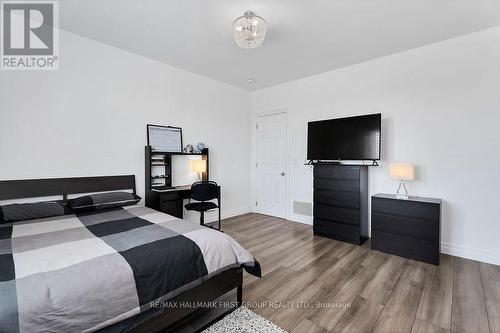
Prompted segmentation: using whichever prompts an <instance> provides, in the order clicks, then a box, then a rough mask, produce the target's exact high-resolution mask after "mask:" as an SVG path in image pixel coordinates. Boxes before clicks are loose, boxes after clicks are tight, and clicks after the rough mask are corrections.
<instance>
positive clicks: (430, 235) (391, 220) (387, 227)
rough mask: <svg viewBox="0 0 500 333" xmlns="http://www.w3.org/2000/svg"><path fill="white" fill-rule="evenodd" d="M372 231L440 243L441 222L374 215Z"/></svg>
mask: <svg viewBox="0 0 500 333" xmlns="http://www.w3.org/2000/svg"><path fill="white" fill-rule="evenodd" d="M372 230H378V231H384V232H388V233H392V234H397V235H403V236H408V237H413V238H419V239H423V240H429V241H433V242H438V241H439V221H437V220H427V219H416V218H412V217H406V216H398V215H386V214H380V213H375V212H373V213H372Z"/></svg>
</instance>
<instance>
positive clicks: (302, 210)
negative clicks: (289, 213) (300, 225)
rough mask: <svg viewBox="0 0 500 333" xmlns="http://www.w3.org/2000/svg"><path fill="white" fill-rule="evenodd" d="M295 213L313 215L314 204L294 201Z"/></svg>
mask: <svg viewBox="0 0 500 333" xmlns="http://www.w3.org/2000/svg"><path fill="white" fill-rule="evenodd" d="M293 213H294V214H299V215H305V216H312V204H311V203H310V202H302V201H294V202H293Z"/></svg>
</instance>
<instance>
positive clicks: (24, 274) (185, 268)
mask: <svg viewBox="0 0 500 333" xmlns="http://www.w3.org/2000/svg"><path fill="white" fill-rule="evenodd" d="M122 190H130V191H133V192H134V193H135V178H134V176H111V177H84V178H60V179H38V180H18V181H1V182H0V200H7V199H20V198H33V197H46V196H55V195H61V196H62V199H61V200H62V201H65V200H67V198H68V195H70V194H79V193H90V192H104V191H122ZM242 268H244V269H246V270H247V271H248V272H249V273H252V274H254V275H257V276H260V267H259V265H258V263H257V261H255V259H254V258H253V257H252V255H251V254H250V253H249V252H248V251H246V250H245V249H244V248H243V247H241V245H239V244H238V243H237V242H236V241H235V240H234V239H232V238H231V237H230V236H228V235H226V234H224V233H221V232H218V231H216V230H212V229H209V228H205V227H201V226H198V225H196V224H194V223H191V222H187V221H183V220H180V219H178V218H175V217H173V216H170V215H167V214H164V213H161V212H158V211H155V210H152V209H149V208H146V207H143V206H139V205H131V206H125V207H116V208H111V209H106V210H100V211H93V212H80V213H71V214H66V215H62V216H56V217H47V218H42V219H34V220H26V221H19V222H11V223H3V224H0V271H1V272H0V295H1V296H2V297H1V298H2V301H1V302H0V331H1V332H77V331H78V332H96V331H99V332H134V333H135V332H155V331H160V330H164V329H168V328H171V327H173V326H174V325H176V324H179V323H180V322H182V320H183V319H185V318H186V317H187V316H189V315H190V314H192V313H193V312H195V311H197V310H198V309H199V308H200V307H203V306H204V305H206V304H207V303H206V302H211V301H213V300H215V299H216V298H217V297H220V296H221V295H223V294H225V293H227V292H229V291H231V290H233V289H236V291H237V302H236V304H235V306H239V305H240V304H241V300H242Z"/></svg>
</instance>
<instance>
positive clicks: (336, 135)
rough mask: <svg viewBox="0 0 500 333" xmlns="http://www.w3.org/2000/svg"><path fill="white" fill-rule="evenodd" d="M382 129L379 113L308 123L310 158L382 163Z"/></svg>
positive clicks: (308, 151)
mask: <svg viewBox="0 0 500 333" xmlns="http://www.w3.org/2000/svg"><path fill="white" fill-rule="evenodd" d="M380 126H381V114H380V113H377V114H371V115H365V116H358V117H349V118H338V119H329V120H321V121H312V122H309V124H308V129H307V159H309V160H379V159H380V132H381V129H380Z"/></svg>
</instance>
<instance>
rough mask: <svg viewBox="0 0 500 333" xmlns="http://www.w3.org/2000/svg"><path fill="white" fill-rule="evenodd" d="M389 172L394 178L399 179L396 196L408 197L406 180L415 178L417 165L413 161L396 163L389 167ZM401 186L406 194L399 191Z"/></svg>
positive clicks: (399, 197) (400, 197)
mask: <svg viewBox="0 0 500 333" xmlns="http://www.w3.org/2000/svg"><path fill="white" fill-rule="evenodd" d="M389 173H390V175H391V178H392V179H396V180H399V186H398V191H397V194H396V198H398V199H408V190H407V189H406V186H405V183H404V181H405V180H414V179H415V167H414V166H413V164H411V163H394V164H391V165H390V167H389ZM401 188H403V190H404V194H402V193H399V192H400V191H401Z"/></svg>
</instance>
